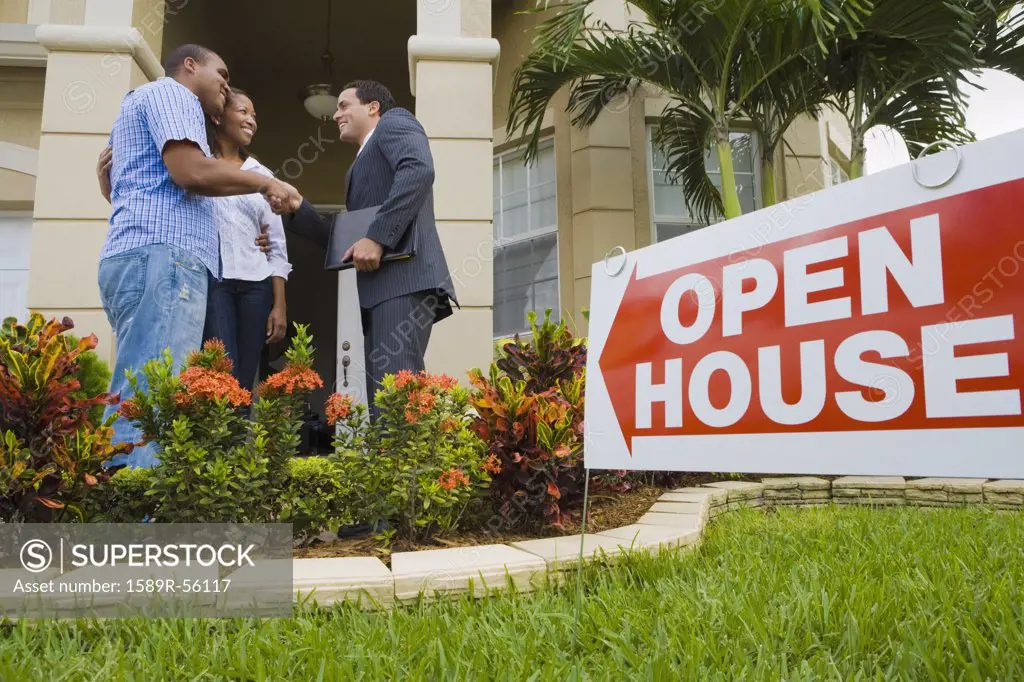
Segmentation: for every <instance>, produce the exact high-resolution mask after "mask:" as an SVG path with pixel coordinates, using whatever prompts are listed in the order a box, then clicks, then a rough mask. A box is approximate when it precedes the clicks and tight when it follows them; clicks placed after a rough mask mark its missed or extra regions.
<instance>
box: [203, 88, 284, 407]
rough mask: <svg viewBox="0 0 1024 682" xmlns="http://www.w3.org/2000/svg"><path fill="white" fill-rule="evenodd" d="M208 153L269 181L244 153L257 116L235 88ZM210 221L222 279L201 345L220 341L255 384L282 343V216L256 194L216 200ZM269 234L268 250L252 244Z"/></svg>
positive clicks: (242, 378) (239, 374)
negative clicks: (267, 349) (270, 346)
mask: <svg viewBox="0 0 1024 682" xmlns="http://www.w3.org/2000/svg"><path fill="white" fill-rule="evenodd" d="M212 123H213V126H214V127H213V129H212V130H211V131H210V148H211V151H213V153H214V155H215V156H217V157H219V158H221V159H224V160H225V161H231V162H233V163H236V164H238V166H239V167H240V168H241V169H242V170H251V171H254V172H256V173H263V174H264V175H268V176H272V175H273V173H271V172H270V170H269V169H267V168H266V167H265V166H264V165H263V164H261V163H260V162H259V161H257V160H256V159H255V158H253V157H252V156H250V155H249V153H248V152H247V151H246V147H248V146H249V144H251V143H252V138H253V136H254V135H255V134H256V111H255V108H254V107H253V103H252V100H251V99H250V98H249V96H248V95H247V94H246V93H245V92H243V91H242V90H239V89H237V88H232V90H231V95H230V96H229V97H228V100H227V103H226V104H225V106H224V114H223V115H222V116H221V117H220V119H219V120H213V121H212ZM214 205H215V207H216V208H215V214H214V215H215V220H216V225H217V229H218V231H219V233H220V255H221V263H222V266H223V272H222V279H221V281H217V280H215V279H213V278H211V279H210V288H209V293H208V294H207V303H206V328H205V330H204V332H203V337H204V341H205V340H207V339H213V338H217V339H220V340H221V341H223V342H224V346H225V348H226V349H227V353H228V356H229V357H230V358H231V360H232V361H233V363H234V368H233V370H232V373H233V374H234V376H235V378H236V379H238V383H239V384H241V385H242V387H243V388H248V389H250V390H251V389H252V388H253V387H254V386H255V383H256V372H257V369H258V368H259V362H260V355H261V353H262V351H263V345H264V344H266V343H277V342H279V341H281V340H282V339H284V336H285V332H286V331H287V324H288V321H287V314H286V306H285V293H284V287H285V282H286V281H287V280H288V275H289V274H290V273H291V270H292V266H291V264H290V263H289V262H288V249H287V246H286V244H285V237H284V227H283V226H282V224H281V217H280V216H278V215H276V214H275V213H274V212H273V211H272V210H271V209H270V205H269V204H268V203H267V201H266V199H264V198H263V196H261V195H260V194H258V193H256V194H246V195H239V196H229V197H217V198H216V199H215V200H214ZM262 231H266V233H267V237H268V241H269V251H268V252H267V253H264V252H263V251H262V250H261V249H260V247H259V246H258V245H257V243H256V238H257V237H258V236H259V235H260V233H261V232H262Z"/></svg>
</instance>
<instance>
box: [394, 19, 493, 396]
mask: <svg viewBox="0 0 1024 682" xmlns="http://www.w3.org/2000/svg"><path fill="white" fill-rule="evenodd" d="M490 11H491V6H490V0H420V1H419V3H418V5H417V21H416V26H417V33H416V35H414V36H411V37H410V38H409V43H408V46H409V76H410V87H411V89H412V92H413V95H415V97H416V117H417V118H418V119H419V121H420V123H422V124H423V127H424V128H425V129H426V131H427V135H428V137H429V138H430V149H431V153H432V155H433V157H434V169H435V180H434V212H435V217H436V220H437V229H438V233H439V235H440V238H441V244H442V246H443V248H444V251H445V258H446V259H447V262H448V267H449V269H450V271H451V273H452V277H453V280H454V283H455V293H456V296H457V297H458V299H459V303H460V305H461V310H456V311H455V314H454V315H453V316H452V317H450V318H448V319H447V320H444V321H443V322H441V323H440V324H438V325H437V326H436V327H434V329H433V331H432V332H431V337H430V345H429V347H428V349H427V358H426V360H427V369H428V371H431V372H444V373H448V374H451V375H452V376H454V377H456V378H458V379H459V380H461V381H463V382H465V381H466V380H467V372H468V371H469V370H470V369H472V368H474V367H480V368H485V367H487V365H488V364H489V363H490V362H491V358H492V347H493V343H492V338H493V321H492V310H493V285H494V274H493V268H492V263H493V259H494V256H493V254H494V247H493V236H492V225H491V223H492V214H493V208H492V196H491V195H492V181H491V177H492V173H493V170H492V165H493V155H494V138H493V135H494V130H493V117H492V104H493V92H494V64H495V62H496V61H497V59H498V53H499V51H500V47H499V45H498V41H497V40H494V39H493V38H491V37H490V21H491V19H490V17H491V15H490Z"/></svg>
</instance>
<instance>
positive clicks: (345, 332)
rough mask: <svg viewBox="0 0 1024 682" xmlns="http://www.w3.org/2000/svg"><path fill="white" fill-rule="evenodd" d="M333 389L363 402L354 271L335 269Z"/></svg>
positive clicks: (363, 366) (360, 329) (360, 328)
mask: <svg viewBox="0 0 1024 682" xmlns="http://www.w3.org/2000/svg"><path fill="white" fill-rule="evenodd" d="M335 376H336V377H337V380H336V386H335V391H336V392H338V393H340V394H342V395H350V396H352V397H353V398H354V399H355V400H356V401H357V402H361V403H363V404H364V405H365V404H366V362H365V356H364V355H363V325H362V320H361V318H360V313H359V290H358V289H357V288H356V271H355V270H352V269H349V270H341V271H339V272H338V371H337V373H336V375H335Z"/></svg>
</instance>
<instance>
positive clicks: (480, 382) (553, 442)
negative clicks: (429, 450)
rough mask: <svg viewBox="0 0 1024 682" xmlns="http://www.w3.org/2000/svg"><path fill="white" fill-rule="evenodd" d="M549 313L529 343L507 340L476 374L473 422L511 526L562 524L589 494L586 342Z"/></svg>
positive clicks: (473, 376) (532, 321)
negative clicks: (586, 491)
mask: <svg viewBox="0 0 1024 682" xmlns="http://www.w3.org/2000/svg"><path fill="white" fill-rule="evenodd" d="M550 314H551V311H550V310H549V311H548V312H547V315H546V316H545V319H544V322H543V323H542V324H541V325H539V326H538V325H537V322H536V315H535V314H534V313H530V316H529V321H530V328H531V331H532V340H531V341H522V340H520V338H519V336H518V335H517V336H516V338H515V340H513V341H508V342H506V343H505V344H504V345H503V347H502V348H501V357H500V358H499V359H498V360H497V361H496V362H495V363H493V364H492V365H491V368H490V375H489V377H485V376H484V375H483V373H482V372H481V371H480V370H479V369H475V370H473V371H472V372H470V381H471V382H472V384H473V386H474V388H475V389H476V390H475V391H474V393H473V395H472V397H471V399H470V402H471V404H472V405H473V407H474V408H475V409H476V412H477V418H476V423H475V428H476V432H477V434H478V435H479V436H480V437H481V438H482V439H483V440H484V441H485V442H486V443H487V448H488V455H489V456H488V459H487V461H486V463H485V466H486V467H487V470H488V471H489V472H490V474H491V490H492V494H493V495H494V498H495V502H496V503H497V505H498V511H499V513H500V514H501V516H502V517H503V518H504V519H505V521H506V523H508V524H510V525H513V526H520V525H525V524H528V523H530V522H532V521H537V520H539V519H545V520H547V521H548V522H550V523H551V524H553V525H554V526H556V527H559V528H560V527H562V523H563V517H564V516H565V515H566V514H568V513H571V511H570V510H572V509H573V508H574V507H576V506H577V505H578V504H579V503H580V502H581V501H582V497H583V485H584V483H585V471H584V468H583V441H584V432H583V391H584V386H585V363H586V356H587V348H586V345H585V344H584V343H583V341H582V340H581V339H576V338H573V335H572V333H571V332H570V331H569V330H568V329H567V328H566V326H565V324H564V323H559V324H555V323H554V322H552V321H551V320H550Z"/></svg>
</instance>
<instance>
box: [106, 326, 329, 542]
mask: <svg viewBox="0 0 1024 682" xmlns="http://www.w3.org/2000/svg"><path fill="white" fill-rule="evenodd" d="M297 329H298V333H297V334H296V335H295V336H294V338H293V341H292V348H291V349H290V350H289V351H288V353H289V354H288V360H289V361H288V364H287V365H286V366H285V368H284V369H283V370H282V371H281V372H279V373H278V374H277V375H274V376H272V377H269V378H268V379H267V380H266V381H265V382H264V383H263V384H262V385H261V386H260V388H259V390H258V393H259V394H260V395H259V399H258V400H257V401H256V404H255V405H254V406H253V410H252V418H251V419H249V418H247V416H246V412H247V410H245V409H244V408H248V407H249V406H251V405H252V404H253V399H252V395H251V394H250V392H249V391H248V390H246V389H244V388H242V387H241V386H239V384H238V381H237V380H236V379H235V378H234V377H233V376H232V375H231V367H232V363H231V360H230V358H228V357H227V355H226V353H225V349H224V344H223V343H222V342H220V341H219V340H217V339H212V340H210V341H207V342H206V343H205V344H204V345H203V348H202V350H199V351H196V352H194V353H192V354H191V355H190V356H189V358H188V359H187V360H186V362H185V367H184V368H183V370H182V372H181V373H180V374H179V375H175V374H174V373H173V367H172V365H173V361H172V358H171V356H170V354H169V353H165V354H164V357H163V358H162V359H155V360H152V361H150V362H148V363H147V364H146V365H145V366H144V368H143V372H144V373H145V375H146V379H147V384H148V389H147V390H138V382H137V377H136V376H135V375H134V374H131V375H130V376H129V382H130V383H131V384H132V387H133V388H134V389H136V391H135V395H134V397H133V398H132V399H131V400H126V401H125V402H123V403H122V404H121V408H120V413H121V414H122V415H123V416H124V417H126V418H128V419H130V420H132V421H133V422H135V423H136V424H137V425H138V426H139V428H140V429H141V430H142V432H143V441H144V442H154V443H155V444H156V446H157V451H158V454H159V458H160V463H159V464H158V465H157V467H156V469H155V471H154V477H153V483H152V487H151V488H150V490H149V491H147V493H146V494H147V495H150V496H152V497H154V498H155V500H154V510H155V511H154V517H155V519H156V520H159V521H169V522H178V523H200V522H206V523H211V522H264V521H268V520H272V519H274V518H275V517H276V516H277V515H278V514H279V513H280V510H281V505H282V497H283V495H282V493H283V491H284V489H285V488H286V486H287V476H288V473H287V472H288V469H287V462H288V459H289V458H290V457H291V456H293V455H294V454H295V451H296V449H297V445H298V431H299V428H300V423H299V406H301V403H302V401H303V399H304V394H305V393H306V392H308V391H309V390H312V389H311V387H317V386H319V385H322V381H321V379H320V377H319V376H317V375H316V372H313V370H312V369H311V367H312V355H313V351H312V345H311V339H310V337H309V336H307V335H306V333H305V328H304V327H301V326H298V325H297Z"/></svg>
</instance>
